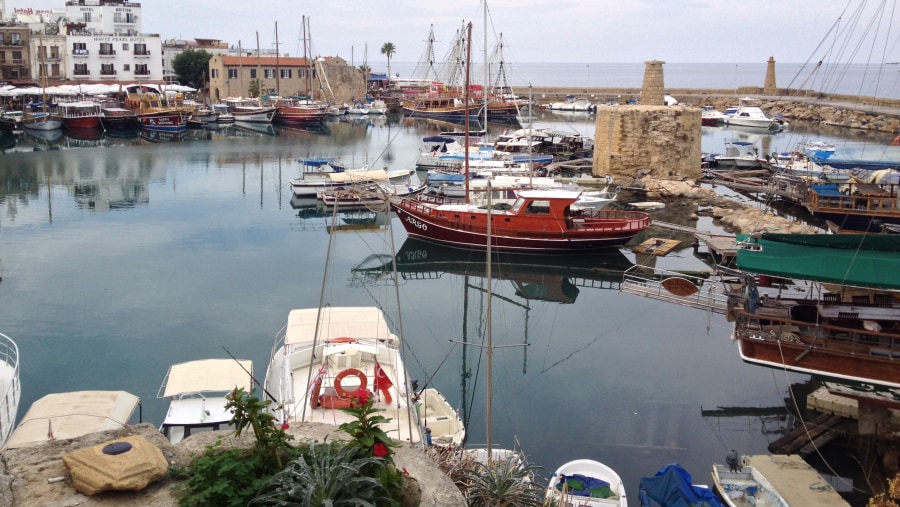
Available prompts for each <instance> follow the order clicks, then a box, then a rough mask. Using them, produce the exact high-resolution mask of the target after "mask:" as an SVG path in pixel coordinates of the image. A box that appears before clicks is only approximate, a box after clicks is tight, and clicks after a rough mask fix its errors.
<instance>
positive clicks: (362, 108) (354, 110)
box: [347, 102, 369, 115]
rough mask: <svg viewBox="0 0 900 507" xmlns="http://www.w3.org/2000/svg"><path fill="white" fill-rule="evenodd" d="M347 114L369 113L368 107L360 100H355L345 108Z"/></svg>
mask: <svg viewBox="0 0 900 507" xmlns="http://www.w3.org/2000/svg"><path fill="white" fill-rule="evenodd" d="M347 114H356V115H366V114H369V107H368V106H367V105H365V104H363V103H362V102H356V103H354V104H352V105H351V106H350V108H349V109H347Z"/></svg>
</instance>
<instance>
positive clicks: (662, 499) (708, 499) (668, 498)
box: [639, 463, 722, 507]
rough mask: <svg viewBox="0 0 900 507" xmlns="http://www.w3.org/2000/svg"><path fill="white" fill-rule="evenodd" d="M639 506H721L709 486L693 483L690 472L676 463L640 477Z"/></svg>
mask: <svg viewBox="0 0 900 507" xmlns="http://www.w3.org/2000/svg"><path fill="white" fill-rule="evenodd" d="M639 496H640V499H641V507H651V506H653V505H661V506H664V507H722V504H721V502H719V499H718V498H717V497H716V495H715V493H713V492H712V490H711V489H709V488H704V487H699V486H694V485H693V479H692V478H691V474H690V473H688V471H687V470H685V469H684V468H682V467H681V465H679V464H678V463H672V464H669V465H666V466H664V467H662V468H660V469H659V471H658V472H656V475H654V476H653V477H641V483H640V494H639Z"/></svg>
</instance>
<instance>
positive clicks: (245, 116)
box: [224, 97, 275, 123]
mask: <svg viewBox="0 0 900 507" xmlns="http://www.w3.org/2000/svg"><path fill="white" fill-rule="evenodd" d="M224 102H225V104H227V105H228V107H229V108H230V109H231V115H232V117H234V121H241V122H246V123H272V120H273V119H274V118H275V108H274V107H271V106H263V105H261V104H260V103H259V100H258V99H248V98H243V97H228V98H226V99H225V100H224Z"/></svg>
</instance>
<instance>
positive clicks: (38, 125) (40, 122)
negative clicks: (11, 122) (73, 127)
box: [22, 114, 63, 131]
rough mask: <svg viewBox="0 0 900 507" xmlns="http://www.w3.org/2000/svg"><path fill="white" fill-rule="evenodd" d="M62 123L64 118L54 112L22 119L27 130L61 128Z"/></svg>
mask: <svg viewBox="0 0 900 507" xmlns="http://www.w3.org/2000/svg"><path fill="white" fill-rule="evenodd" d="M62 125H63V124H62V120H60V119H59V117H58V116H56V115H52V114H51V115H46V116H40V117H37V118H24V119H22V128H23V129H25V130H45V131H46V130H59V129H61V128H62Z"/></svg>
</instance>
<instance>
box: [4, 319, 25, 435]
mask: <svg viewBox="0 0 900 507" xmlns="http://www.w3.org/2000/svg"><path fill="white" fill-rule="evenodd" d="M0 396H2V398H0V446H2V445H3V444H4V443H5V442H6V439H7V438H9V434H10V433H11V432H12V429H13V428H14V427H15V423H16V414H17V413H18V411H19V400H20V399H21V398H22V384H21V383H20V382H19V348H18V347H17V346H16V342H14V341H13V340H12V338H10V337H8V336H6V335H5V334H3V333H0Z"/></svg>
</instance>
